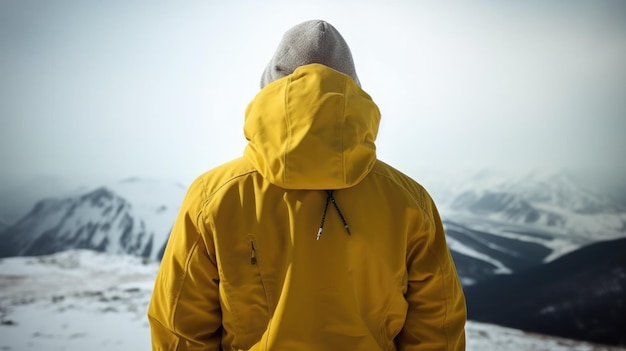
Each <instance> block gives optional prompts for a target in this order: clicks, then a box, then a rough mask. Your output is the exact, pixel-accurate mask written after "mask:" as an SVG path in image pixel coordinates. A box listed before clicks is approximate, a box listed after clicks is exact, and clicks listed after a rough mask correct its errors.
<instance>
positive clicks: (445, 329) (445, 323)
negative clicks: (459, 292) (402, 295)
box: [428, 245, 450, 350]
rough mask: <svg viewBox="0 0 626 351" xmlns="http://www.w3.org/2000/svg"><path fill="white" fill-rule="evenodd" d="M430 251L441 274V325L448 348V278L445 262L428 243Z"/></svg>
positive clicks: (447, 347)
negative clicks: (442, 304) (442, 261)
mask: <svg viewBox="0 0 626 351" xmlns="http://www.w3.org/2000/svg"><path fill="white" fill-rule="evenodd" d="M428 252H429V253H430V255H431V256H432V257H433V258H434V259H435V260H436V261H437V265H438V266H439V272H438V273H439V274H438V275H439V276H440V279H441V288H442V289H441V291H442V294H443V296H442V300H443V302H444V311H445V312H444V315H443V325H442V326H441V327H442V329H443V335H444V337H445V338H446V350H449V349H450V337H449V336H448V313H449V311H448V305H449V299H448V296H447V294H446V292H447V289H446V279H445V276H444V270H443V264H442V263H441V260H440V259H439V257H438V256H437V255H436V254H435V253H434V252H433V251H432V248H431V246H430V245H428Z"/></svg>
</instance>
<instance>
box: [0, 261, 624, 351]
mask: <svg viewBox="0 0 626 351" xmlns="http://www.w3.org/2000/svg"><path fill="white" fill-rule="evenodd" d="M156 271H157V264H156V263H154V262H150V263H147V262H143V261H142V260H141V259H140V258H136V257H130V256H115V255H109V254H100V253H95V252H92V251H68V252H64V253H59V254H55V255H51V256H44V257H28V258H24V257H21V258H9V259H2V260H0V350H2V351H4V350H7V351H8V350H12V351H22V350H41V351H47V350H50V351H53V350H81V351H82V350H93V351H98V350H111V349H115V350H121V351H123V350H149V349H150V331H149V328H148V322H147V319H146V308H147V305H148V301H149V299H150V293H151V290H152V282H153V279H154V276H155V274H156ZM467 333H468V336H467V340H468V348H467V349H468V350H470V351H472V350H473V351H491V350H494V351H495V350H498V351H508V350H511V351H525V350H550V351H560V350H563V351H565V350H578V351H583V350H589V351H591V350H595V351H600V350H626V349H620V348H610V347H604V346H598V345H591V344H587V343H581V342H576V341H571V340H565V339H558V338H553V337H547V336H541V335H532V334H528V333H524V332H522V331H519V330H514V329H508V328H502V327H498V326H493V325H488V324H481V323H473V322H469V323H468V326H467Z"/></svg>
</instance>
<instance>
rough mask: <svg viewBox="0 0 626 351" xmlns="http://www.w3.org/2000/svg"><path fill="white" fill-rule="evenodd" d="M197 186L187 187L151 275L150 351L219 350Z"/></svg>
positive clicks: (214, 283) (211, 265)
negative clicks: (153, 278) (155, 275)
mask: <svg viewBox="0 0 626 351" xmlns="http://www.w3.org/2000/svg"><path fill="white" fill-rule="evenodd" d="M203 199H204V196H203V186H202V182H201V181H200V180H196V181H195V182H194V184H192V185H191V187H190V188H189V190H188V192H187V195H186V197H185V200H184V201H183V204H182V205H181V209H180V213H179V215H178V218H177V219H176V222H175V224H174V227H173V228H172V232H171V234H170V237H169V239H168V243H167V247H166V249H165V252H164V254H163V259H162V261H161V266H160V268H159V272H158V274H157V278H156V281H155V286H154V290H153V293H152V298H151V301H150V305H149V307H148V320H149V322H150V330H151V335H152V349H153V350H154V351H157V350H159V351H161V350H163V351H165V350H167V351H173V350H179V351H182V350H219V349H220V343H221V309H220V303H219V292H218V289H219V286H218V285H219V276H218V270H217V264H216V260H215V250H214V246H213V241H212V239H211V236H210V235H207V234H208V233H205V232H204V231H206V229H205V226H204V224H203V223H202V218H203V213H202V206H203Z"/></svg>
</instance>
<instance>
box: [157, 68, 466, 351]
mask: <svg viewBox="0 0 626 351" xmlns="http://www.w3.org/2000/svg"><path fill="white" fill-rule="evenodd" d="M379 120H380V113H379V111H378V108H377V107H376V105H375V104H374V102H373V101H372V100H371V98H370V97H369V96H368V95H367V94H366V93H365V92H364V91H363V90H361V89H360V88H359V87H358V86H357V85H356V84H355V83H354V81H353V80H352V79H350V78H349V77H348V76H346V75H344V74H342V73H339V72H337V71H334V70H332V69H330V68H328V67H326V66H323V65H320V64H311V65H306V66H302V67H300V68H298V69H297V70H296V71H295V72H294V73H293V74H291V75H289V76H287V77H284V78H282V79H279V80H277V81H274V82H273V83H271V84H269V85H267V86H266V87H265V88H264V89H263V90H261V91H260V92H259V94H258V95H257V96H256V97H255V99H254V100H253V101H252V102H251V104H250V105H249V107H248V109H247V111H246V120H245V126H244V132H245V136H246V138H247V139H248V140H249V143H248V146H247V148H246V150H245V153H244V156H243V157H242V158H240V159H237V160H234V161H232V162H230V163H227V164H225V165H222V166H220V167H218V168H215V169H213V170H211V171H209V172H207V173H205V174H203V175H202V176H200V177H199V178H198V179H197V180H196V181H195V182H194V183H193V184H192V185H191V186H190V188H189V190H188V193H187V195H186V198H185V200H184V202H183V204H182V206H181V210H180V214H179V216H178V218H177V220H176V223H175V226H174V228H173V231H172V233H171V236H170V238H169V242H168V245H167V248H166V250H165V254H164V256H163V260H162V262H161V268H160V271H159V273H158V276H157V280H156V283H155V287H154V293H153V296H152V300H151V303H150V306H149V312H148V316H149V320H150V326H151V331H152V342H153V349H154V350H324V351H326V350H351V351H352V350H464V348H465V333H464V323H465V317H466V316H465V300H464V297H463V292H462V290H461V285H460V284H459V280H458V277H457V274H456V270H455V267H454V264H453V262H452V259H451V256H450V253H449V250H448V248H447V245H446V240H445V236H444V230H443V227H442V225H441V220H440V218H439V215H438V213H437V210H436V208H435V205H434V203H433V201H432V200H431V198H430V197H429V195H428V194H427V193H426V191H425V190H424V189H423V188H422V187H421V186H420V185H418V184H417V183H416V182H415V181H413V180H412V179H410V178H409V177H407V176H406V175H404V174H402V173H400V172H399V171H397V170H395V169H394V168H392V167H390V166H388V165H387V164H385V163H383V162H381V161H379V160H377V159H376V150H375V145H374V140H375V138H376V134H377V131H378V124H379ZM328 189H332V190H334V192H332V193H330V195H329V194H328V193H327V192H326V191H325V190H328ZM335 205H336V206H337V207H335ZM322 217H323V219H322ZM344 222H345V223H344ZM344 226H345V228H344ZM320 227H323V231H322V232H321V235H320V236H319V240H318V232H319V231H320Z"/></svg>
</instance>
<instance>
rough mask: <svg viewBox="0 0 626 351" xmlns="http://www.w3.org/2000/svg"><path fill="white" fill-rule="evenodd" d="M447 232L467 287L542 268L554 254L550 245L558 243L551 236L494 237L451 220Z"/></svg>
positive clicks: (445, 224)
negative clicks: (495, 276)
mask: <svg viewBox="0 0 626 351" xmlns="http://www.w3.org/2000/svg"><path fill="white" fill-rule="evenodd" d="M444 228H445V230H446V236H447V241H448V246H449V247H450V250H451V252H452V257H453V258H454V262H455V265H456V267H457V272H458V274H459V276H460V277H461V281H462V282H463V285H472V284H475V283H477V282H479V281H482V280H485V279H487V278H489V277H491V276H493V275H496V274H509V273H513V272H517V271H520V270H523V269H527V268H529V267H534V266H538V265H541V264H543V261H544V259H546V258H547V257H548V256H549V255H550V254H552V253H553V249H552V248H550V246H549V244H548V243H549V242H550V241H552V240H554V239H553V238H552V237H550V236H548V235H547V234H543V235H539V234H536V233H504V232H501V231H500V232H499V234H494V233H493V232H488V231H486V230H475V229H471V228H470V227H467V226H463V225H461V224H458V223H455V222H452V221H448V220H444ZM507 234H508V235H507ZM531 239H533V240H531Z"/></svg>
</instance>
